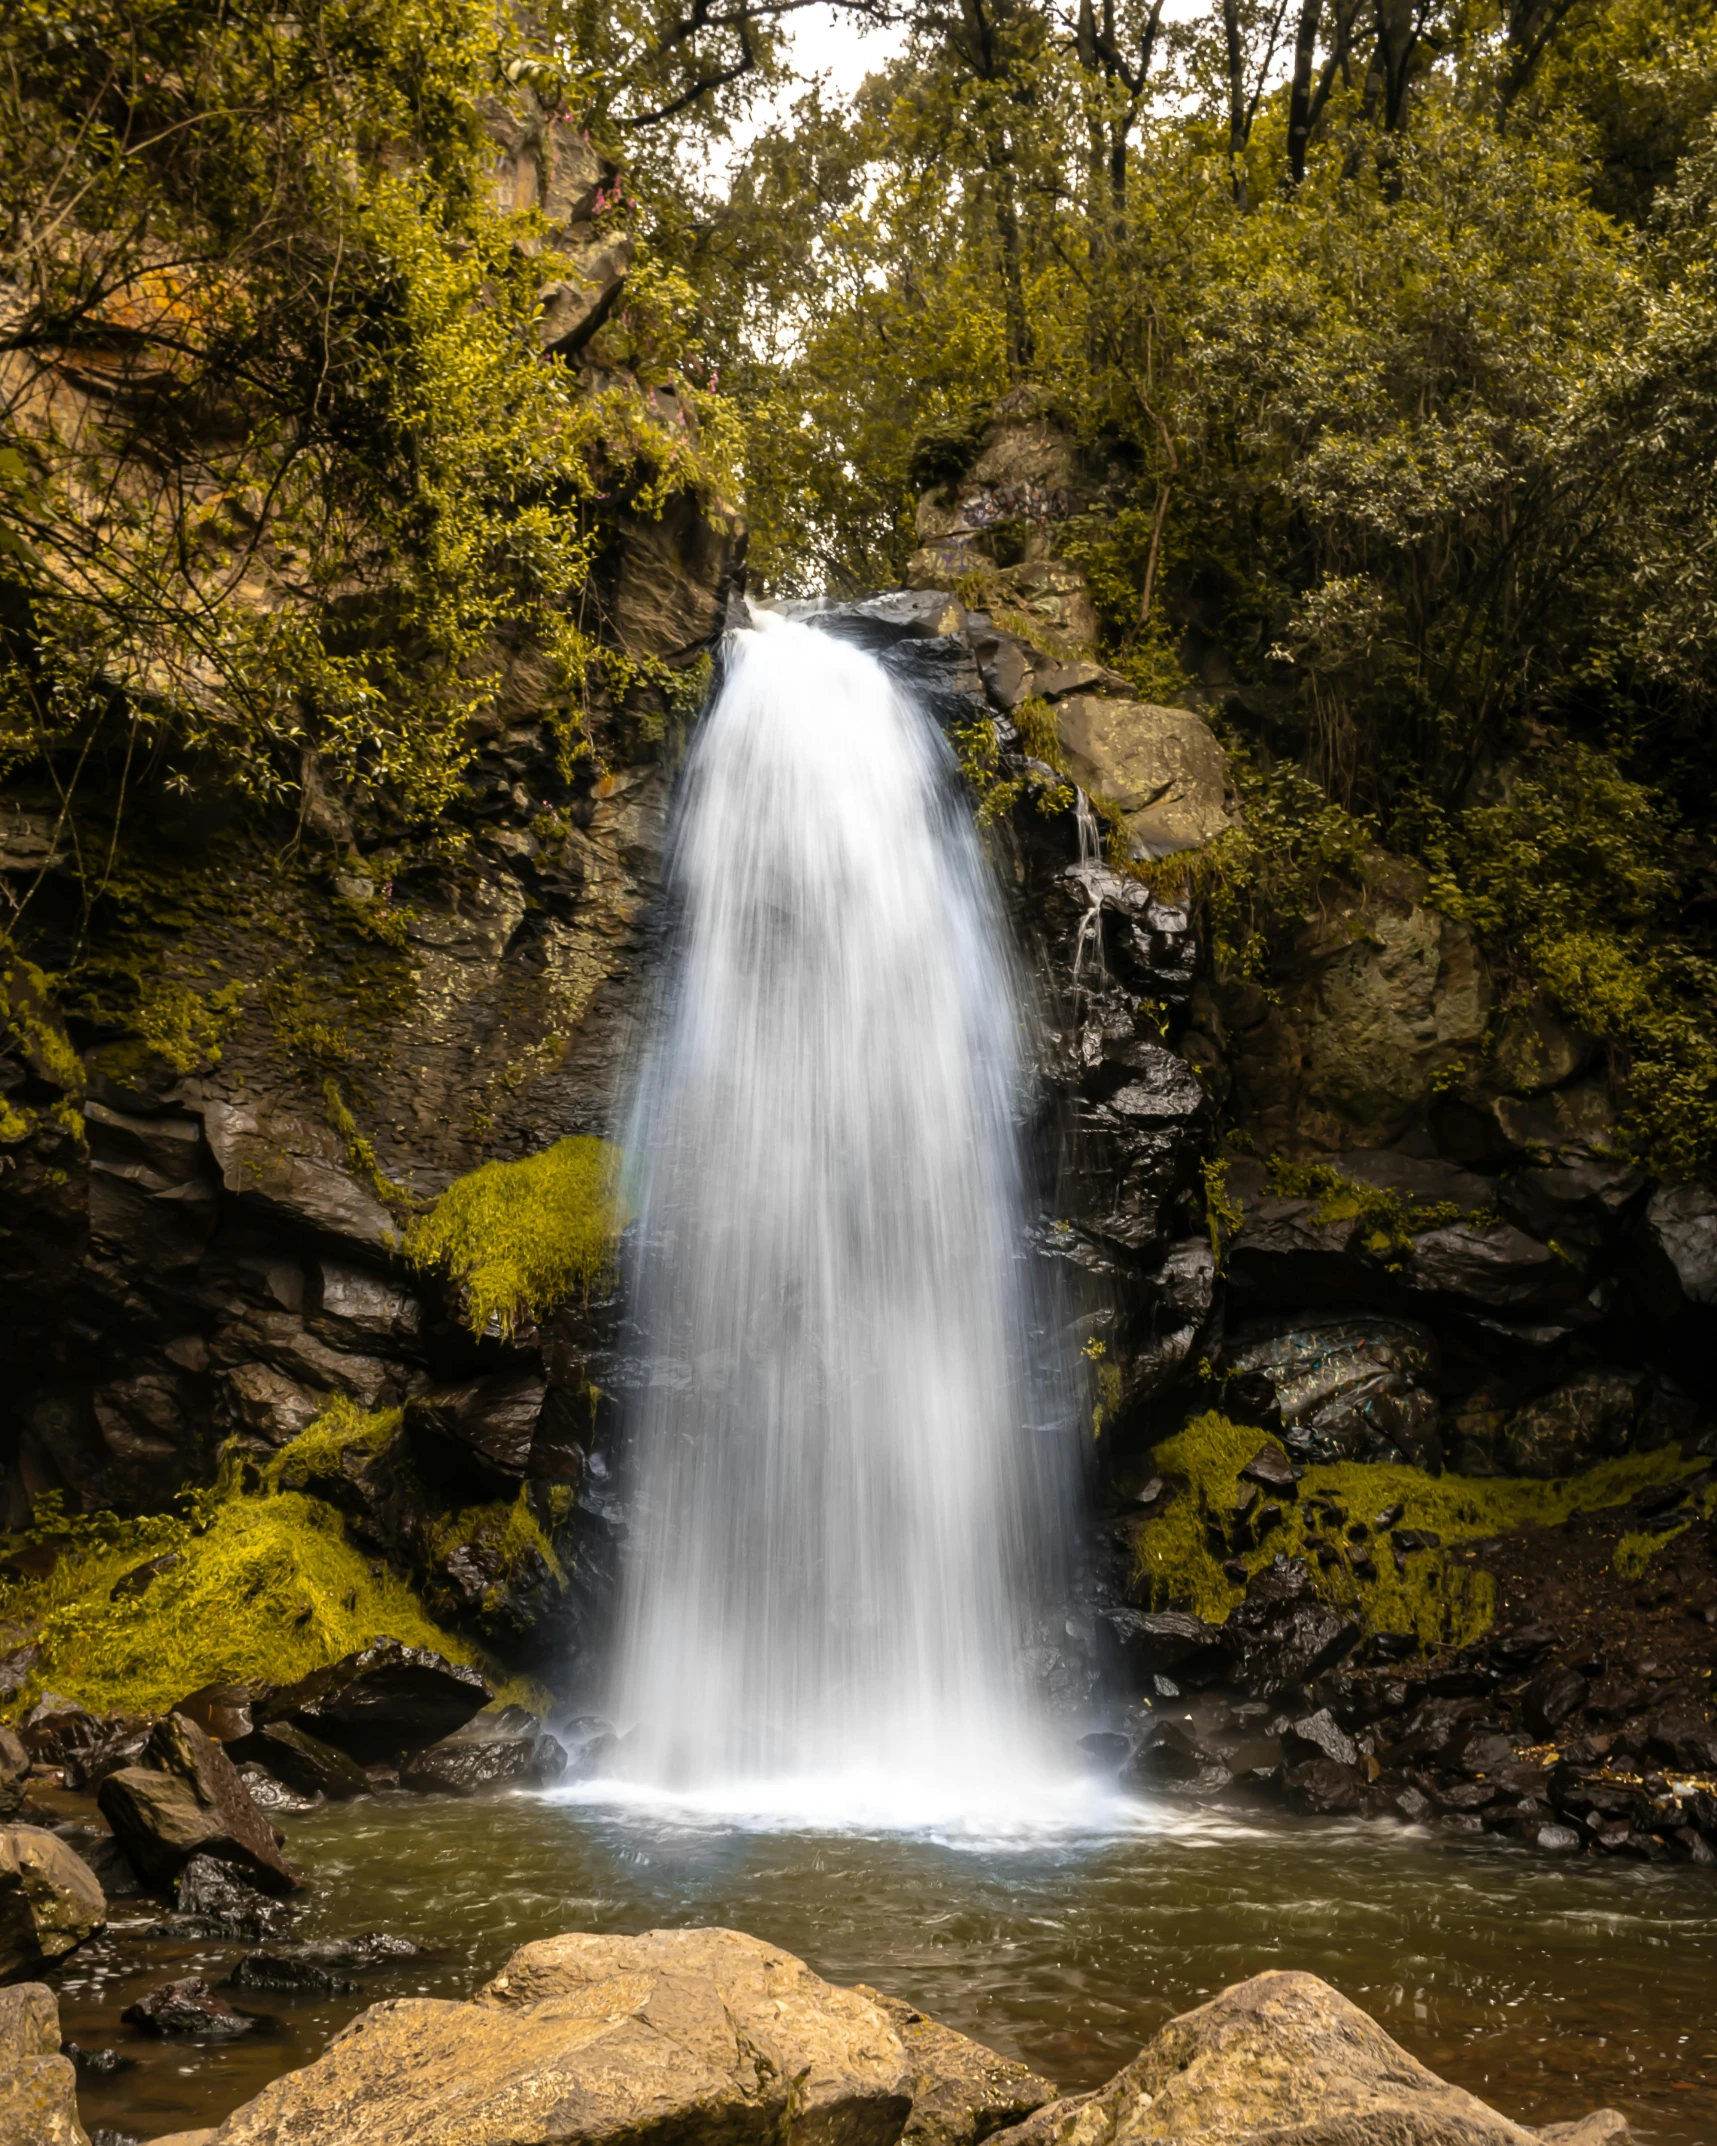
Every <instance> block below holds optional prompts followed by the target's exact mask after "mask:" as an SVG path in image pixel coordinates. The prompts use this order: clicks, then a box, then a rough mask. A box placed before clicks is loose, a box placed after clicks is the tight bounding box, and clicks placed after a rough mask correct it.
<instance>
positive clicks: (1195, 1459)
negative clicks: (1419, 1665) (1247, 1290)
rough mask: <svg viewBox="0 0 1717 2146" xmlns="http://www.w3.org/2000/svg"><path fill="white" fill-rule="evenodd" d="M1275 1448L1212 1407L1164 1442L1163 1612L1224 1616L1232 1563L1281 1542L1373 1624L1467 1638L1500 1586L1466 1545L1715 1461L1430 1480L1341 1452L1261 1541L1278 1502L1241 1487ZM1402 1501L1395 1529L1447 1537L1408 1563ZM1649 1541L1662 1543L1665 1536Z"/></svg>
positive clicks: (1158, 1585) (1153, 1580)
mask: <svg viewBox="0 0 1717 2146" xmlns="http://www.w3.org/2000/svg"><path fill="white" fill-rule="evenodd" d="M1266 1445H1269V1446H1273V1447H1275V1448H1276V1450H1277V1451H1278V1452H1281V1453H1284V1454H1285V1448H1283V1447H1282V1446H1281V1444H1280V1442H1279V1441H1278V1440H1277V1439H1274V1438H1271V1437H1270V1436H1269V1435H1268V1434H1267V1433H1265V1432H1263V1431H1261V1430H1257V1429H1255V1428H1252V1427H1250V1426H1248V1425H1245V1424H1238V1423H1231V1422H1230V1421H1229V1420H1228V1418H1227V1417H1226V1416H1223V1415H1220V1414H1218V1413H1217V1412H1216V1411H1215V1410H1212V1411H1210V1412H1209V1413H1208V1414H1206V1415H1202V1416H1199V1417H1196V1418H1195V1419H1194V1420H1193V1421H1192V1422H1191V1423H1189V1424H1188V1425H1187V1426H1186V1427H1185V1429H1184V1430H1181V1431H1179V1432H1177V1433H1176V1435H1175V1436H1174V1437H1173V1438H1169V1439H1166V1440H1165V1441H1164V1442H1163V1443H1162V1444H1161V1445H1159V1446H1158V1447H1157V1448H1156V1450H1155V1453H1154V1455H1153V1462H1154V1465H1155V1467H1156V1469H1157V1472H1158V1473H1159V1474H1160V1475H1162V1476H1163V1477H1164V1478H1165V1479H1167V1480H1168V1481H1170V1482H1171V1483H1174V1484H1175V1485H1176V1488H1177V1494H1176V1496H1175V1497H1174V1498H1173V1500H1172V1501H1171V1503H1170V1505H1169V1507H1168V1510H1167V1511H1166V1512H1165V1513H1163V1514H1162V1515H1161V1517H1160V1518H1158V1519H1155V1520H1153V1521H1150V1522H1149V1523H1148V1524H1147V1525H1146V1526H1145V1527H1144V1528H1143V1529H1142V1530H1141V1531H1140V1536H1139V1550H1138V1573H1139V1577H1140V1579H1141V1581H1143V1582H1144V1583H1145V1584H1146V1585H1147V1586H1148V1589H1149V1592H1150V1595H1151V1599H1152V1602H1153V1603H1154V1604H1155V1605H1156V1606H1157V1607H1163V1606H1166V1605H1168V1604H1170V1603H1174V1604H1176V1605H1180V1606H1184V1607H1186V1608H1189V1609H1191V1610H1193V1611H1194V1612H1195V1613H1196V1614H1197V1615H1198V1616H1200V1617H1203V1618H1204V1619H1205V1620H1206V1621H1207V1622H1209V1623H1211V1624H1220V1623H1221V1622H1222V1621H1223V1619H1224V1618H1225V1617H1227V1615H1228V1613H1229V1611H1230V1610H1232V1609H1234V1608H1235V1607H1236V1606H1237V1605H1238V1604H1239V1603H1240V1601H1241V1600H1242V1599H1243V1597H1244V1595H1245V1592H1246V1585H1245V1581H1244V1580H1240V1579H1236V1578H1235V1576H1234V1575H1233V1574H1232V1573H1231V1572H1229V1571H1226V1570H1225V1569H1224V1567H1225V1565H1226V1564H1228V1563H1236V1564H1238V1565H1240V1566H1242V1567H1244V1569H1245V1572H1246V1574H1247V1577H1248V1578H1250V1576H1251V1575H1252V1574H1253V1573H1255V1572H1258V1571H1260V1570H1261V1569H1262V1568H1263V1567H1264V1566H1266V1565H1268V1564H1269V1562H1270V1560H1271V1559H1272V1558H1273V1557H1274V1556H1275V1555H1276V1554H1277V1552H1278V1551H1280V1552H1283V1553H1285V1554H1286V1555H1288V1556H1290V1557H1304V1558H1306V1559H1308V1561H1310V1562H1311V1564H1312V1568H1313V1570H1314V1572H1317V1573H1318V1576H1319V1578H1318V1585H1319V1591H1320V1592H1321V1593H1322V1594H1323V1595H1324V1596H1325V1597H1326V1598H1327V1599H1328V1600H1329V1601H1331V1602H1333V1603H1336V1604H1337V1605H1338V1606H1340V1607H1341V1608H1344V1609H1346V1610H1349V1611H1350V1612H1351V1613H1352V1614H1353V1615H1355V1616H1356V1617H1358V1618H1359V1619H1360V1620H1361V1622H1362V1623H1363V1624H1364V1625H1365V1626H1366V1627H1367V1628H1368V1629H1369V1630H1371V1631H1374V1632H1406V1633H1411V1634H1413V1635H1414V1636H1415V1637H1416V1638H1417V1639H1418V1641H1419V1643H1420V1645H1421V1646H1424V1647H1431V1646H1464V1645H1466V1644H1468V1643H1469V1642H1470V1641H1472V1640H1474V1639H1476V1638H1478V1636H1479V1635H1480V1633H1482V1632H1483V1631H1485V1630H1486V1628H1487V1627H1488V1626H1489V1624H1490V1622H1491V1619H1492V1617H1493V1615H1494V1614H1495V1587H1494V1583H1493V1582H1492V1580H1491V1577H1490V1575H1489V1574H1488V1573H1486V1572H1482V1571H1478V1570H1475V1569H1474V1568H1473V1567H1472V1566H1471V1565H1469V1564H1468V1563H1467V1562H1466V1561H1465V1559H1464V1558H1463V1557H1462V1555H1461V1552H1460V1549H1459V1546H1460V1545H1462V1544H1470V1543H1473V1542H1478V1541H1484V1540H1487V1539H1489V1538H1490V1537H1492V1536H1496V1535H1502V1534H1506V1533H1507V1532H1508V1531H1509V1530H1511V1529H1514V1528H1522V1527H1531V1526H1539V1527H1557V1526H1559V1525H1561V1523H1562V1522H1563V1521H1565V1520H1567V1519H1568V1518H1570V1516H1571V1515H1573V1514H1574V1513H1578V1512H1596V1511H1600V1510H1602V1509H1604V1508H1606V1507H1611V1506H1618V1505H1625V1504H1626V1503H1627V1501H1628V1500H1629V1499H1630V1498H1631V1497H1633V1496H1634V1495H1635V1494H1636V1493H1637V1492H1638V1491H1640V1490H1643V1489H1644V1488H1645V1487H1646V1486H1647V1485H1648V1484H1651V1483H1663V1482H1669V1481H1672V1480H1673V1479H1674V1478H1675V1477H1676V1476H1678V1475H1686V1474H1689V1473H1692V1472H1694V1471H1695V1470H1697V1469H1698V1468H1700V1467H1701V1466H1703V1465H1704V1464H1703V1463H1702V1462H1699V1461H1684V1460H1682V1458H1681V1457H1680V1454H1679V1452H1678V1450H1677V1449H1676V1448H1675V1447H1674V1446H1666V1447H1664V1448H1662V1449H1661V1450H1659V1451H1658V1452H1656V1453H1634V1454H1629V1455H1628V1456H1626V1457H1625V1458H1624V1459H1621V1460H1612V1461H1605V1462H1603V1463H1602V1465H1601V1466H1599V1467H1596V1468H1593V1469H1591V1470H1589V1471H1588V1472H1587V1473H1586V1474H1584V1475H1578V1476H1569V1477H1565V1478H1562V1479H1560V1480H1558V1481H1556V1482H1550V1483H1545V1482H1538V1481H1533V1480H1527V1479H1517V1478H1510V1477H1498V1476H1486V1477H1474V1476H1459V1475H1443V1476H1428V1475H1425V1474H1423V1473H1422V1472H1421V1471H1420V1470H1419V1469H1417V1468H1409V1467H1405V1466H1390V1465H1387V1464H1383V1463H1370V1462H1364V1461H1342V1462H1340V1463H1338V1464H1336V1465H1334V1466H1326V1467H1316V1468H1308V1469H1307V1470H1306V1472H1305V1475H1304V1476H1303V1477H1302V1478H1301V1481H1300V1484H1299V1495H1298V1497H1297V1498H1285V1499H1277V1500H1275V1501H1273V1502H1275V1503H1277V1504H1278V1505H1280V1507H1281V1511H1282V1518H1281V1521H1280V1523H1279V1524H1278V1525H1277V1526H1275V1527H1274V1528H1273V1529H1271V1530H1270V1531H1269V1532H1267V1533H1265V1534H1263V1535H1262V1536H1261V1537H1258V1536H1256V1534H1255V1528H1256V1517H1255V1516H1256V1513H1257V1509H1258V1508H1259V1507H1260V1506H1262V1505H1264V1504H1266V1503H1269V1502H1272V1501H1271V1499H1270V1496H1269V1493H1268V1492H1265V1491H1260V1492H1259V1493H1258V1494H1257V1496H1256V1498H1255V1499H1254V1500H1253V1503H1252V1509H1251V1513H1250V1514H1249V1515H1248V1516H1246V1517H1245V1518H1242V1516H1241V1515H1240V1513H1239V1511H1238V1508H1239V1505H1240V1500H1241V1493H1242V1490H1243V1488H1250V1487H1251V1486H1250V1485H1244V1486H1243V1485H1242V1483H1241V1480H1240V1471H1241V1469H1242V1468H1244V1467H1245V1466H1246V1464H1247V1462H1248V1461H1250V1460H1251V1459H1252V1458H1253V1457H1254V1456H1255V1455H1256V1454H1257V1453H1258V1451H1259V1450H1260V1448H1261V1447H1263V1446H1266ZM1325 1501H1327V1503H1326V1502H1325ZM1329 1505H1333V1506H1335V1507H1337V1508H1339V1509H1340V1512H1341V1514H1342V1516H1343V1517H1342V1518H1341V1520H1340V1521H1339V1522H1337V1521H1334V1520H1332V1519H1330V1518H1328V1517H1324V1518H1320V1517H1319V1514H1320V1508H1321V1510H1322V1512H1323V1513H1324V1514H1325V1515H1326V1516H1327V1513H1328V1506H1329ZM1394 1506H1399V1507H1400V1515H1399V1519H1398V1521H1397V1522H1396V1525H1398V1526H1399V1527H1402V1528H1407V1529H1413V1530H1417V1531H1418V1532H1420V1533H1422V1534H1428V1535H1434V1536H1435V1537H1437V1538H1438V1540H1437V1541H1436V1543H1434V1544H1432V1545H1430V1546H1428V1547H1426V1548H1423V1549H1414V1550H1408V1551H1407V1552H1406V1553H1405V1557H1406V1570H1405V1571H1404V1572H1401V1571H1398V1570H1397V1569H1396V1563H1395V1558H1394V1555H1393V1552H1392V1550H1391V1547H1390V1543H1389V1541H1388V1539H1387V1537H1383V1538H1379V1537H1378V1535H1377V1533H1376V1528H1375V1522H1376V1519H1377V1516H1378V1515H1379V1514H1381V1513H1384V1512H1387V1511H1388V1510H1389V1509H1390V1508H1391V1507H1394ZM1356 1523H1358V1524H1359V1525H1360V1526H1362V1527H1363V1528H1364V1529H1365V1531H1366V1533H1365V1536H1364V1537H1363V1538H1362V1539H1359V1540H1355V1539H1353V1538H1352V1537H1351V1536H1350V1532H1349V1531H1350V1530H1351V1529H1352V1528H1353V1527H1354V1526H1355V1524H1356ZM1628 1539H1629V1540H1631V1538H1628ZM1650 1540H1651V1541H1652V1543H1653V1545H1654V1547H1656V1546H1661V1544H1662V1542H1663V1540H1664V1538H1663V1537H1661V1536H1656V1537H1652V1538H1650ZM1319 1543H1323V1544H1325V1545H1330V1546H1333V1547H1334V1548H1335V1550H1336V1551H1337V1555H1336V1557H1335V1559H1334V1561H1333V1562H1331V1563H1328V1564H1321V1563H1320V1562H1319V1560H1318V1559H1317V1555H1316V1552H1317V1548H1318V1545H1319ZM1366 1555H1369V1556H1370V1558H1371V1560H1372V1562H1373V1564H1374V1566H1375V1572H1376V1577H1375V1578H1366V1577H1364V1576H1362V1574H1361V1573H1360V1572H1356V1571H1355V1570H1354V1564H1355V1561H1356V1560H1357V1559H1360V1558H1363V1557H1365V1556H1366ZM1619 1555H1620V1553H1619V1552H1618V1558H1619ZM1618 1569H1620V1567H1619V1565H1618ZM1642 1569H1643V1568H1642Z"/></svg>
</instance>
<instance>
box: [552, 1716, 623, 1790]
mask: <svg viewBox="0 0 1717 2146" xmlns="http://www.w3.org/2000/svg"><path fill="white" fill-rule="evenodd" d="M559 1735H560V1740H561V1742H562V1743H563V1744H564V1745H565V1747H566V1753H567V1760H566V1773H565V1776H564V1778H565V1779H566V1780H568V1781H591V1780H595V1779H597V1778H598V1777H599V1776H600V1775H601V1774H603V1773H604V1772H606V1771H607V1769H608V1768H609V1767H610V1766H612V1765H613V1763H614V1758H615V1754H616V1753H617V1752H618V1751H619V1749H620V1739H619V1737H618V1736H617V1735H616V1734H615V1733H614V1725H613V1723H612V1722H609V1721H604V1720H603V1718H602V1716H601V1715H600V1714H578V1715H574V1717H573V1718H572V1719H571V1720H570V1721H563V1722H561V1723H560V1724H559Z"/></svg>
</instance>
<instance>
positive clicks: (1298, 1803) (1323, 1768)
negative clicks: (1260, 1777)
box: [1282, 1757, 1365, 1818]
mask: <svg viewBox="0 0 1717 2146" xmlns="http://www.w3.org/2000/svg"><path fill="white" fill-rule="evenodd" d="M1282 1787H1283V1790H1284V1792H1285V1794H1286V1796H1287V1799H1288V1808H1289V1809H1290V1810H1294V1811H1299V1812H1301V1813H1303V1814H1305V1815H1308V1816H1311V1817H1317V1818H1327V1817H1333V1816H1335V1815H1336V1814H1337V1813H1339V1812H1343V1811H1357V1810H1359V1809H1360V1808H1361V1806H1362V1805H1363V1804H1364V1801H1365V1781H1364V1778H1363V1776H1362V1775H1361V1774H1360V1773H1359V1771H1358V1769H1357V1768H1356V1767H1354V1766H1351V1765H1343V1764H1342V1763H1341V1761H1340V1760H1338V1759H1333V1758H1323V1757H1319V1758H1314V1759H1307V1760H1305V1761H1304V1762H1303V1763H1302V1764H1300V1765H1297V1766H1290V1765H1284V1767H1283V1768H1282Z"/></svg>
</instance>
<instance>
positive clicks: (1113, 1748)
mask: <svg viewBox="0 0 1717 2146" xmlns="http://www.w3.org/2000/svg"><path fill="white" fill-rule="evenodd" d="M1079 1748H1080V1750H1081V1751H1083V1752H1084V1754H1085V1756H1086V1759H1087V1761H1088V1762H1089V1763H1090V1764H1091V1765H1092V1766H1094V1767H1096V1768H1098V1769H1099V1770H1100V1771H1102V1772H1105V1773H1108V1772H1112V1771H1113V1770H1114V1769H1115V1768H1116V1767H1118V1766H1123V1765H1125V1764H1126V1762H1127V1758H1128V1756H1129V1755H1130V1753H1131V1751H1132V1748H1133V1747H1132V1745H1131V1743H1130V1742H1129V1741H1128V1740H1127V1738H1126V1737H1124V1736H1120V1735H1117V1734H1116V1732H1115V1731H1114V1730H1113V1729H1093V1730H1092V1731H1091V1733H1090V1734H1089V1735H1088V1736H1082V1737H1080V1739H1079Z"/></svg>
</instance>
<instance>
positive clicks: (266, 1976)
mask: <svg viewBox="0 0 1717 2146" xmlns="http://www.w3.org/2000/svg"><path fill="white" fill-rule="evenodd" d="M227 1983H228V1986H229V1987H230V1988H232V1989H235V1990H310V1991H314V1992H316V1993H317V1994H319V1995H323V1996H328V1997H345V1996H349V1995H350V1994H351V1993H352V1991H353V1990H355V1989H356V1988H357V1987H358V1985H357V1983H355V1982H354V1981H352V1980H351V1978H350V1977H349V1976H347V1975H342V1974H340V1973H338V1972H337V1971H336V1970H335V1969H334V1968H332V1967H330V1966H329V1965H328V1964H327V1963H326V1962H325V1961H323V1960H318V1959H314V1958H307V1957H306V1956H305V1955H304V1954H303V1953H301V1952H299V1951H297V1950H286V1949H275V1950H270V1951H268V1952H247V1953H246V1954H245V1956H244V1958H243V1959H242V1960H240V1961H239V1962H238V1964H237V1965H236V1966H235V1967H234V1968H233V1971H232V1973H231V1974H230V1975H229V1976H228V1977H227Z"/></svg>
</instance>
